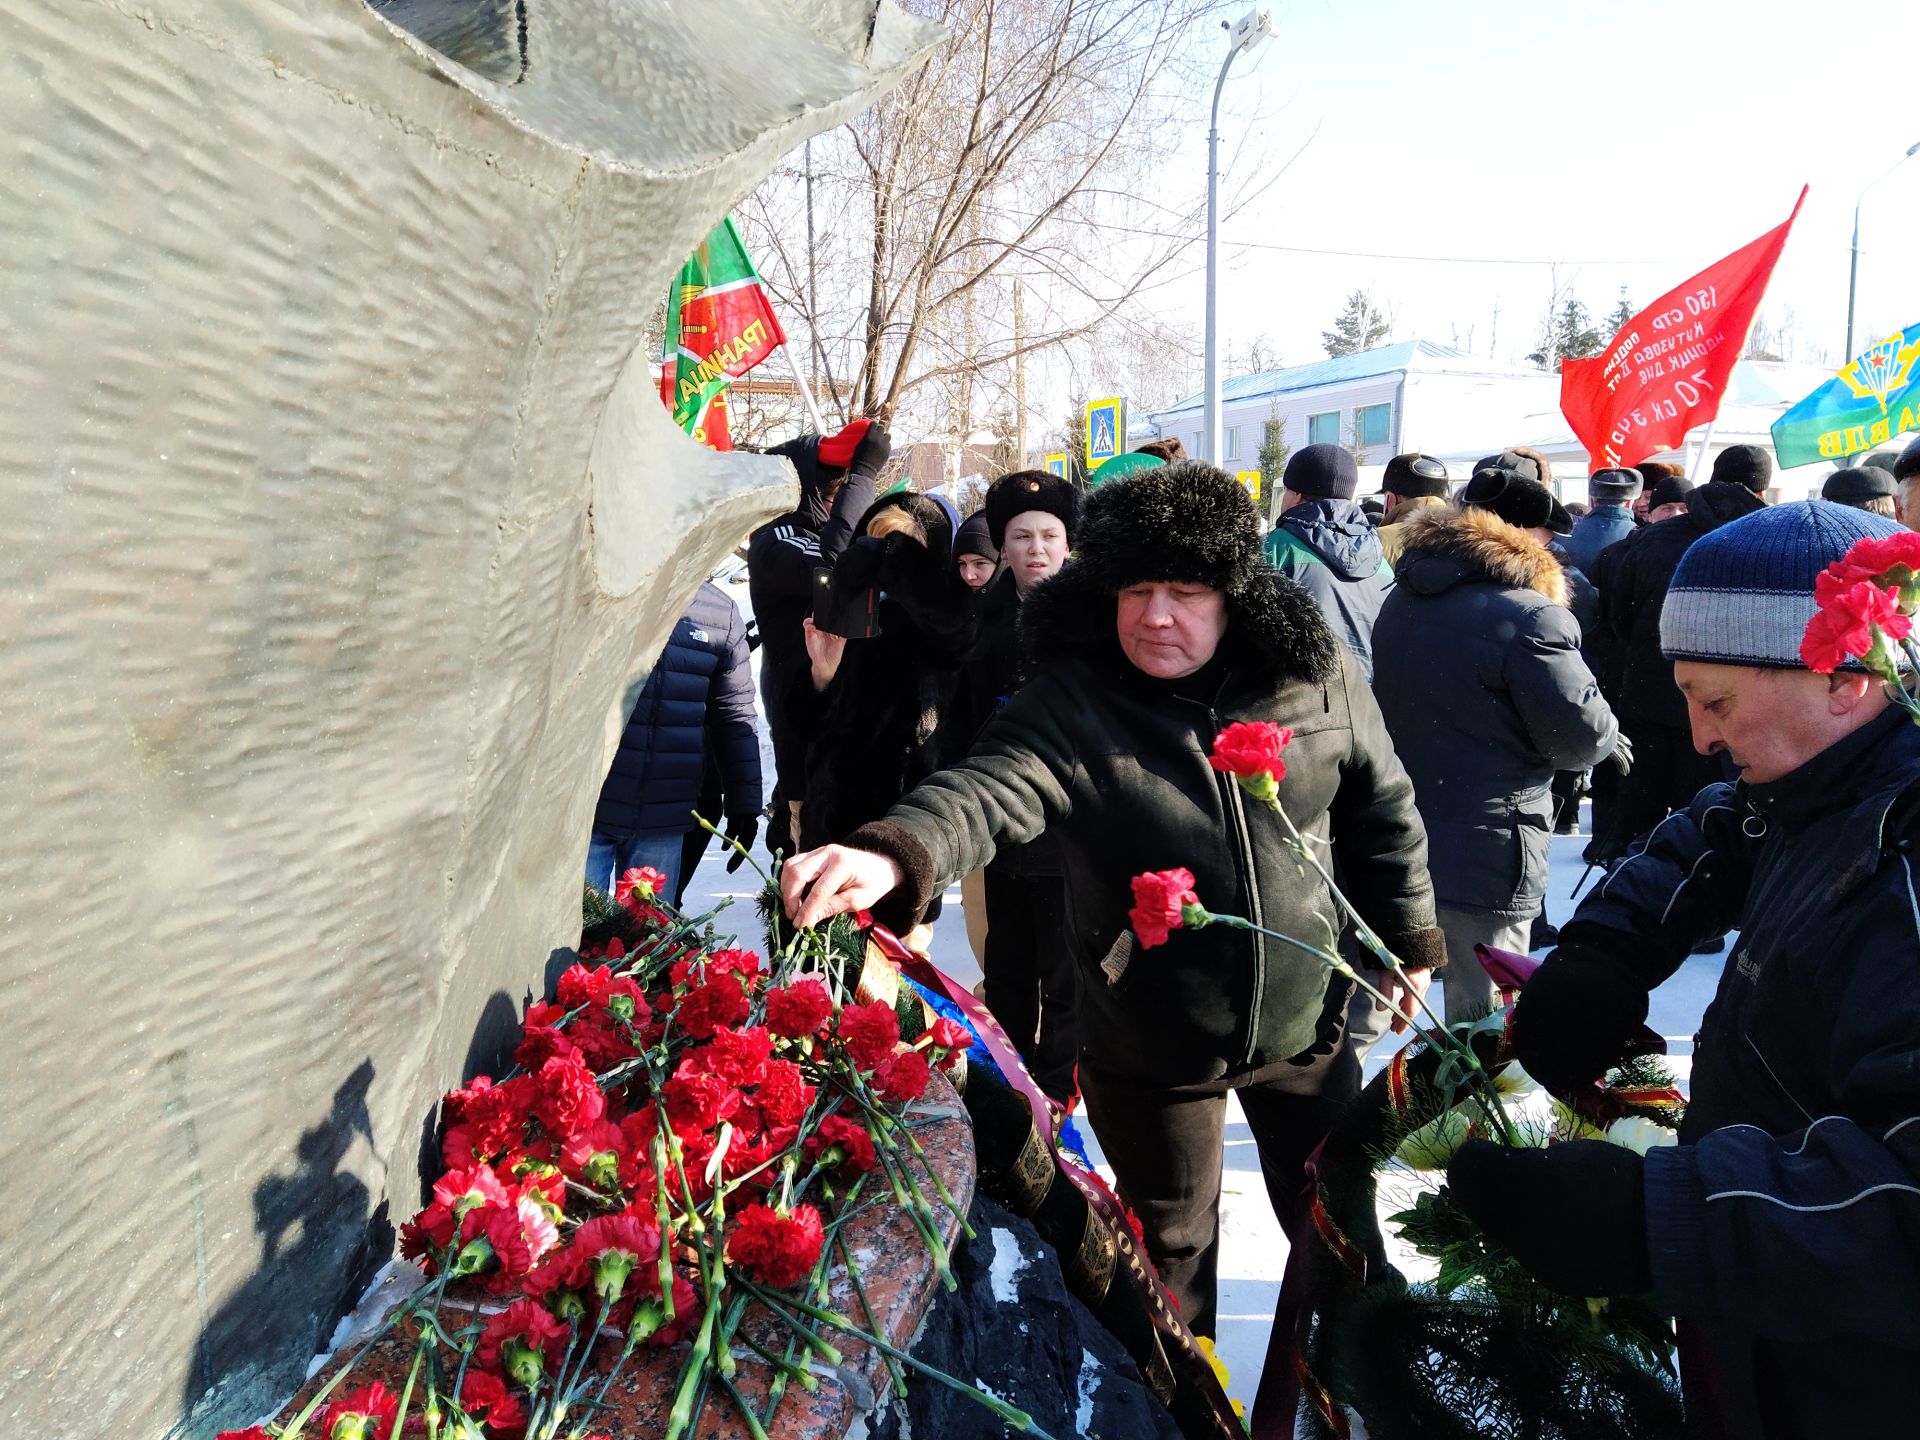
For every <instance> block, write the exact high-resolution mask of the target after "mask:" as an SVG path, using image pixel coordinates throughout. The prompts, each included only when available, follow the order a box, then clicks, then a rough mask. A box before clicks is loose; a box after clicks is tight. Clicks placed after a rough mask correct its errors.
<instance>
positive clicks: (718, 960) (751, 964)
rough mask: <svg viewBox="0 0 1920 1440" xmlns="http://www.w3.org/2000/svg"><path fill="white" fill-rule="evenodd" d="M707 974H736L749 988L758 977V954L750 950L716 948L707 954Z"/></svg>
mask: <svg viewBox="0 0 1920 1440" xmlns="http://www.w3.org/2000/svg"><path fill="white" fill-rule="evenodd" d="M707 973H708V974H709V975H713V974H720V973H727V974H733V975H738V976H739V977H740V978H741V980H742V981H744V982H745V983H746V984H747V986H748V987H749V988H751V987H752V985H753V983H754V981H756V980H758V979H759V978H760V956H759V955H758V954H757V953H755V952H754V951H752V950H716V951H714V952H713V953H712V954H711V955H709V956H707Z"/></svg>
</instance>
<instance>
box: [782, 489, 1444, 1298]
mask: <svg viewBox="0 0 1920 1440" xmlns="http://www.w3.org/2000/svg"><path fill="white" fill-rule="evenodd" d="M1022 628H1023V630H1024V632H1025V634H1026V636H1027V640H1028V643H1029V645H1030V646H1031V648H1032V652H1033V655H1034V659H1035V661H1036V664H1035V678H1034V679H1033V680H1031V681H1029V682H1028V684H1027V685H1026V686H1025V687H1024V688H1022V689H1021V691H1020V692H1019V693H1018V694H1017V695H1015V696H1014V697H1013V699H1012V700H1011V701H1010V702H1009V703H1008V704H1007V706H1006V708H1005V709H1003V710H1002V711H1001V712H1000V714H999V715H998V716H997V717H996V718H995V719H994V720H993V722H992V723H991V724H989V725H988V726H987V728H986V730H985V731H984V732H983V733H982V734H981V736H980V738H979V740H978V741H977V742H976V743H975V745H974V747H973V749H972V752H971V753H970V754H969V755H968V757H967V758H966V759H965V760H963V761H961V762H960V763H959V764H957V765H955V766H952V767H950V768H948V769H946V770H943V771H941V772H939V773H937V774H935V775H933V776H931V777H930V778H929V779H927V780H926V781H924V782H922V783H921V784H920V785H919V786H918V787H916V788H915V789H914V790H913V791H911V792H910V793H909V794H907V795H906V796H905V797H904V798H903V799H902V800H901V801H900V802H899V803H898V804H897V805H895V806H894V807H893V809H892V810H891V811H889V812H888V814H887V816H886V818H885V819H884V820H882V821H880V822H878V823H876V824H872V825H868V826H865V827H863V828H862V829H860V830H857V831H855V832H854V833H853V834H852V835H851V836H849V837H848V840H847V843H846V844H845V845H843V846H828V847H824V848H822V849H820V850H816V851H813V852H811V853H808V854H804V855H798V856H795V857H794V859H793V860H791V861H790V862H788V864H787V867H786V869H785V872H784V874H783V876H782V881H781V884H782V889H783V892H784V896H785V899H786V904H787V909H788V912H789V914H791V915H792V916H793V918H794V920H795V922H796V923H797V924H800V925H803V926H804V925H811V924H814V923H816V922H817V921H819V920H821V919H823V918H825V917H827V916H829V915H833V914H838V913H841V912H843V911H847V910H853V909H859V908H870V909H872V910H873V911H874V913H875V915H876V916H877V917H878V918H880V919H881V920H882V921H885V922H889V923H892V924H895V925H896V926H897V925H901V924H907V923H911V921H912V920H913V919H914V918H916V917H917V916H918V915H919V913H920V911H921V910H922V909H923V908H924V907H925V906H926V904H927V903H928V902H929V900H931V898H932V897H933V896H935V895H938V894H939V893H940V892H941V890H942V889H943V888H944V887H945V886H946V885H947V884H948V883H949V882H950V881H951V880H952V879H953V877H954V876H956V875H960V874H963V873H964V872H966V871H967V870H969V869H971V868H972V867H974V866H976V865H979V864H981V863H983V862H985V861H986V860H988V859H989V858H991V856H992V855H993V854H994V851H995V848H996V847H997V846H999V845H1002V844H1020V843H1025V842H1026V841H1029V840H1031V839H1032V838H1033V837H1034V836H1036V835H1038V834H1040V833H1042V832H1043V831H1045V832H1046V833H1047V834H1049V835H1052V836H1055V837H1057V839H1058V841H1059V843H1060V846H1061V850H1062V853H1063V860H1064V866H1065V869H1066V872H1067V887H1068V893H1069V895H1070V897H1071V907H1072V916H1071V925H1070V927H1069V928H1070V930H1071V932H1072V933H1073V935H1074V937H1075V945H1074V960H1075V964H1076V967H1077V972H1078V976H1079V988H1080V1001H1079V1004H1080V1069H1079V1076H1080V1084H1081V1089H1082V1093H1083V1094H1084V1095H1085V1097H1086V1102H1087V1110H1088V1115H1089V1118H1090V1119H1091V1120H1092V1122H1093V1126H1094V1130H1095V1132H1096V1133H1097V1134H1098V1135H1099V1137H1100V1142H1101V1145H1102V1147H1103V1149H1104V1150H1105V1152H1106V1155H1107V1158H1108V1160H1109V1161H1110V1162H1111V1163H1112V1164H1113V1167H1114V1170H1115V1172H1116V1174H1117V1176H1118V1178H1119V1182H1120V1189H1121V1192H1122V1195H1123V1196H1124V1198H1125V1199H1126V1200H1127V1202H1128V1203H1129V1204H1130V1205H1131V1206H1132V1207H1133V1208H1134V1210H1135V1211H1136V1213H1137V1214H1138V1215H1139V1217H1140V1220H1141V1222H1142V1225H1143V1227H1144V1229H1145V1231H1146V1238H1147V1249H1148V1253H1149V1254H1150V1255H1151V1256H1152V1258H1153V1260H1154V1262H1155V1264H1156V1265H1157V1266H1158V1267H1159V1270H1160V1273H1161V1277H1162V1279H1163V1280H1165V1282H1166V1283H1167V1285H1168V1287H1169V1288H1170V1289H1171V1290H1172V1292H1173V1294H1174V1295H1175V1297H1176V1298H1177V1299H1178V1300H1179V1301H1180V1304H1181V1310H1182V1314H1183V1316H1184V1318H1185V1319H1186V1320H1187V1322H1188V1324H1189V1325H1191V1326H1192V1327H1193V1329H1194V1330H1195V1331H1196V1332H1197V1333H1199V1334H1203V1335H1211V1334H1212V1333H1213V1332H1214V1282H1215V1275H1216V1272H1217V1247H1218V1235H1219V1196H1220V1174H1221V1159H1222V1145H1223V1126H1224V1117H1225V1113H1226V1097H1227V1094H1228V1092H1229V1091H1232V1092H1235V1093H1237V1094H1238V1096H1239V1098H1240V1104H1241V1108H1242V1110H1243V1112H1244V1113H1245V1115H1246V1117H1247V1122H1248V1125H1249V1127H1250V1128H1251V1130H1252V1131H1253V1135H1254V1138H1255V1140H1256V1142H1257V1143H1258V1145H1259V1148H1260V1158H1261V1167H1262V1170H1263V1172H1264V1175H1265V1179H1266V1183H1267V1188H1268V1193H1269V1196H1270V1198H1271V1200H1272V1202H1273V1206H1274V1209H1275V1212H1276V1214H1277V1215H1278V1216H1279V1218H1280V1220H1281V1222H1282V1224H1283V1225H1285V1226H1287V1227H1289V1228H1291V1227H1292V1225H1293V1223H1294V1220H1295V1217H1296V1214H1297V1200H1298V1197H1299V1195H1300V1192H1301V1189H1302V1185H1303V1180H1304V1170H1303V1167H1304V1163H1305V1160H1306V1157H1307V1156H1308V1154H1309V1153H1311V1151H1312V1150H1313V1148H1314V1146H1315V1145H1317V1144H1318V1143H1319V1141H1320V1139H1321V1137H1322V1136H1323V1135H1324V1134H1325V1133H1326V1131H1327V1129H1328V1128H1329V1126H1330V1125H1331V1123H1332V1121H1333V1120H1334V1118H1335V1117H1336V1116H1337V1115H1338V1113H1339V1111H1340V1109H1341V1107H1342V1105H1343V1104H1344V1103H1345V1102H1346V1100H1347V1099H1349V1098H1350V1097H1351V1096H1352V1095H1353V1094H1355V1093H1356V1091H1357V1089H1358V1083H1359V1066H1358V1064H1357V1062H1355V1060H1354V1058H1353V1056H1352V1053H1351V1051H1350V1049H1349V1048H1348V1047H1347V1045H1346V1037H1345V1033H1344V1022H1345V1012H1346V1001H1347V997H1348V993H1349V990H1350V985H1349V983H1348V982H1347V981H1345V980H1342V979H1339V978H1338V977H1334V976H1331V975H1330V974H1329V973H1328V972H1327V971H1326V970H1324V969H1323V968H1322V967H1321V965H1320V963H1319V962H1318V961H1317V960H1315V959H1314V958H1313V957H1312V956H1309V955H1307V954H1304V953H1302V952H1301V951H1300V950H1298V949H1296V948H1294V947H1292V946H1289V945H1286V944H1284V943H1282V942H1280V941H1277V940H1271V939H1268V938H1266V937H1263V936H1260V935H1256V934H1250V933H1248V932H1246V931H1241V930H1233V929H1228V928H1227V927H1225V926H1217V925H1216V926H1210V927H1208V928H1206V929H1203V930H1186V929H1176V930H1174V931H1173V932H1172V933H1171V935H1169V936H1168V937H1167V939H1166V941H1165V943H1164V944H1155V945H1153V946H1152V947H1151V948H1149V946H1148V945H1147V944H1146V943H1143V941H1142V940H1141V938H1140V936H1138V935H1137V934H1136V933H1134V931H1133V930H1132V929H1131V928H1130V925H1129V917H1128V910H1129V907H1130V905H1131V904H1132V894H1131V890H1130V881H1131V879H1132V878H1133V877H1134V876H1136V875H1140V874H1143V873H1145V872H1150V871H1163V870H1169V869H1174V868H1176V867H1177V868H1184V869H1186V870H1189V871H1191V872H1192V873H1193V875H1194V877H1195V879H1194V888H1195V891H1196V893H1197V894H1198V895H1199V897H1200V899H1201V900H1202V902H1203V903H1205V904H1206V905H1207V906H1208V907H1210V908H1212V909H1214V910H1216V911H1218V912H1220V913H1223V914H1238V915H1242V916H1245V917H1246V918H1248V919H1251V920H1254V921H1256V922H1257V923H1260V924H1262V925H1265V926H1267V927H1268V928H1270V929H1274V930H1277V931H1280V932H1283V933H1285V934H1288V935H1292V936H1296V937H1298V938H1300V939H1302V940H1305V941H1308V942H1310V943H1313V944H1324V943H1325V941H1326V938H1327V936H1328V935H1329V934H1333V933H1336V932H1337V931H1338V929H1339V915H1338V912H1337V911H1336V908H1335V903H1334V900H1333V897H1332V895H1331V894H1330V892H1329V891H1328V890H1327V888H1326V886H1325V885H1324V884H1323V883H1321V882H1320V881H1319V880H1318V879H1317V878H1315V877H1314V875H1313V874H1312V872H1311V871H1309V870H1307V869H1305V868H1303V867H1302V866H1300V865H1299V864H1298V863H1296V861H1295V860H1294V858H1293V856H1292V855H1291V854H1290V853H1289V852H1288V850H1287V848H1286V845H1285V838H1284V837H1285V828H1284V825H1283V823H1282V821H1281V819H1280V817H1279V816H1277V815H1275V814H1274V813H1273V812H1272V811H1270V810H1268V809H1267V808H1266V807H1264V806H1261V805H1258V804H1253V803H1249V802H1248V801H1247V799H1246V797H1245V795H1244V793H1243V792H1242V791H1241V790H1240V788H1239V787H1238V786H1237V785H1236V784H1235V783H1234V781H1233V779H1232V777H1230V776H1228V775H1225V774H1222V773H1220V772H1218V771H1216V770H1214V769H1213V768H1212V767H1211V766H1209V764H1208V763H1207V755H1208V751H1209V750H1210V748H1211V746H1212V744H1213V739H1214V737H1215V735H1216V734H1218V732H1219V731H1220V730H1222V729H1224V728H1225V727H1226V726H1227V725H1230V724H1232V723H1234V722H1235V721H1243V720H1250V721H1267V722H1271V723H1275V724H1278V725H1282V726H1286V727H1288V728H1290V729H1291V730H1292V731H1293V739H1292V741H1291V743H1290V744H1289V745H1288V747H1287V749H1286V752H1285V759H1286V774H1285V776H1284V778H1283V779H1282V780H1281V782H1280V803H1281V804H1282V806H1283V807H1284V808H1285V810H1286V813H1287V815H1288V816H1289V817H1290V818H1291V819H1292V821H1293V822H1294V824H1295V825H1297V826H1298V827H1299V829H1300V831H1301V832H1302V833H1303V834H1305V835H1307V836H1309V837H1311V839H1310V843H1314V844H1318V845H1322V846H1326V847H1328V848H1329V849H1330V852H1331V855H1332V857H1333V859H1334V861H1335V862H1336V863H1337V865H1338V866H1339V868H1340V872H1341V876H1342V882H1343V885H1344V887H1345V889H1346V893H1347V894H1348V896H1349V897H1350V898H1351V899H1352V900H1353V901H1354V903H1355V904H1356V905H1357V906H1358V908H1359V909H1360V911H1361V913H1362V914H1363V915H1365V916H1366V917H1367V919H1368V922H1369V923H1370V924H1371V925H1372V926H1373V927H1374V928H1375V929H1376V930H1377V931H1378V932H1379V933H1380V934H1381V935H1382V936H1383V937H1385V939H1386V940H1387V942H1388V944H1389V945H1390V946H1392V947H1393V948H1394V950H1395V951H1396V953H1397V954H1399V955H1400V956H1401V958H1402V959H1403V960H1405V961H1406V962H1407V964H1408V965H1409V966H1411V967H1415V972H1416V973H1415V975H1414V979H1415V981H1416V983H1417V984H1419V985H1421V986H1422V988H1424V984H1425V980H1426V977H1427V974H1428V973H1430V968H1431V967H1433V966H1435V965H1438V964H1440V963H1441V962H1442V961H1443V960H1444V958H1445V955H1444V945H1443V943H1442V941H1441V938H1440V934H1439V931H1438V930H1437V929H1436V928H1435V926H1434V910H1433V894H1432V889H1431V887H1430V886H1429V884H1428V881H1427V870H1426V863H1427V847H1426V836H1425V833H1424V832H1423V830H1422V829H1421V826H1420V819H1419V816H1418V814H1417V813H1416V812H1415V810H1414V808H1413V790H1412V786H1411V784H1410V783H1409V782H1408V780H1407V777H1406V773H1405V772H1404V771H1403V770H1402V769H1401V768H1400V762H1399V761H1398V760H1397V759H1396V758H1395V756H1394V753H1393V747H1392V744H1391V743H1390V742H1389V740H1388V738H1387V734H1386V728H1385V726H1384V725H1383V723H1382V722H1381V719H1380V712H1379V710H1378V708H1377V707H1376V706H1375V705H1374V702H1373V697H1372V694H1371V693H1370V692H1369V691H1368V689H1367V685H1366V681H1365V678H1364V676H1363V675H1362V673H1361V671H1360V668H1359V666H1358V664H1357V663H1356V662H1355V661H1354V660H1353V659H1352V657H1351V656H1350V655H1349V654H1348V653H1347V651H1346V648H1345V647H1344V646H1343V645H1341V644H1340V642H1339V641H1337V640H1336V639H1335V638H1334V636H1333V634H1332V632H1331V631H1330V629H1329V628H1328V626H1327V623H1326V621H1325V619H1324V618H1323V617H1322V616H1321V614H1320V612H1319V610H1318V609H1317V608H1316V607H1315V605H1314V604H1313V602H1312V601H1311V600H1310V599H1309V598H1308V597H1307V596H1306V595H1305V594H1304V593H1303V592H1302V591H1301V590H1300V588H1299V587H1298V586H1295V585H1293V584H1291V583H1289V582H1288V581H1286V580H1283V579H1281V578H1280V577H1278V576H1276V575H1275V574H1273V573H1272V572H1271V571H1270V570H1269V569H1267V567H1266V566H1265V565H1264V564H1262V563H1261V557H1260V534H1259V525H1258V522H1257V520H1256V519H1255V516H1254V512H1253V506H1252V502H1251V501H1250V500H1249V499H1248V498H1247V495H1246V492H1245V491H1244V490H1243V489H1241V487H1240V486H1239V485H1238V484H1237V483H1236V482H1235V481H1234V480H1233V478H1232V477H1231V476H1229V475H1227V474H1225V473H1224V472H1222V471H1219V470H1215V469H1214V468H1212V467H1211V466H1207V465H1202V464H1197V463H1192V462H1188V463H1183V464H1177V465H1169V466H1166V467H1164V468H1162V469H1157V470H1151V471H1147V472H1144V473H1141V474H1139V475H1134V476H1129V477H1127V478H1125V479H1123V480H1120V481H1118V482H1116V483H1114V484H1112V485H1109V486H1106V487H1103V488H1102V489H1100V490H1099V491H1097V492H1096V493H1095V494H1094V496H1093V497H1092V498H1091V499H1090V500H1089V501H1088V503H1087V507H1086V511H1085V515H1084V519H1083V522H1082V525H1081V529H1080V534H1079V537H1078V549H1077V550H1076V552H1075V555H1074V557H1073V558H1072V559H1071V560H1069V561H1068V562H1067V565H1066V567H1065V568H1064V569H1063V570H1062V571H1061V572H1060V574H1059V575H1058V576H1056V577H1055V578H1054V579H1052V580H1049V581H1046V582H1045V583H1043V584H1042V585H1040V586H1038V587H1037V588H1036V589H1035V590H1034V592H1033V594H1032V595H1031V597H1030V598H1029V599H1028V600H1027V601H1026V604H1025V607H1024V609H1023V612H1022ZM1397 998H1398V999H1399V1000H1400V1001H1401V1003H1402V1004H1403V1005H1404V1006H1410V1005H1411V1004H1412V997H1411V996H1401V997H1397Z"/></svg>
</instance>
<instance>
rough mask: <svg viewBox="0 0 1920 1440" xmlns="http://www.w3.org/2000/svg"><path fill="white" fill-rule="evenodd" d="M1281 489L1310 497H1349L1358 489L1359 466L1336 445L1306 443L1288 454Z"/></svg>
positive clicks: (1341, 498)
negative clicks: (1307, 444) (1306, 444)
mask: <svg viewBox="0 0 1920 1440" xmlns="http://www.w3.org/2000/svg"><path fill="white" fill-rule="evenodd" d="M1280 488H1281V489H1283V490H1291V491H1293V493H1294V494H1296V495H1305V496H1306V497H1307V498H1308V499H1310V500H1351V499H1352V498H1353V492H1354V491H1355V490H1357V489H1359V488H1360V468H1359V466H1357V465H1355V464H1354V463H1353V456H1352V455H1351V454H1349V453H1348V452H1347V451H1345V450H1342V449H1341V448H1340V447H1339V446H1338V445H1309V446H1307V448H1306V449H1304V450H1296V451H1294V452H1293V454H1291V455H1289V456H1288V457H1287V468H1286V469H1285V470H1283V471H1281V472H1280Z"/></svg>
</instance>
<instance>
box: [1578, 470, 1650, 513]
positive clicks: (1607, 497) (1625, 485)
mask: <svg viewBox="0 0 1920 1440" xmlns="http://www.w3.org/2000/svg"><path fill="white" fill-rule="evenodd" d="M1645 483H1646V481H1645V480H1644V479H1643V478H1642V476H1641V474H1640V472H1639V471H1638V470H1596V471H1594V472H1593V473H1592V474H1591V475H1589V476H1588V477H1587V498H1588V499H1589V500H1591V501H1593V503H1594V504H1596V505H1625V504H1627V503H1628V502H1630V501H1633V500H1638V499H1639V498H1640V490H1641V487H1642V486H1643V485H1644V484H1645Z"/></svg>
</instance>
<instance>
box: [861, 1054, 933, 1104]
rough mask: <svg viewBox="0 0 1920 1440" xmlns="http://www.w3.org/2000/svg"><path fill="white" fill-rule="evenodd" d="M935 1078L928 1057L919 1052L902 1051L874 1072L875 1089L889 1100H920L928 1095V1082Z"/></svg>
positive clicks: (882, 1063)
mask: <svg viewBox="0 0 1920 1440" xmlns="http://www.w3.org/2000/svg"><path fill="white" fill-rule="evenodd" d="M932 1077H933V1067H932V1066H930V1065H928V1064H927V1057H926V1055H925V1054H924V1053H923V1052H921V1051H919V1050H902V1051H901V1052H900V1053H899V1054H898V1055H895V1056H893V1057H892V1058H891V1059H888V1060H883V1061H881V1062H880V1066H879V1068H878V1069H876V1070H875V1071H874V1072H873V1083H874V1087H875V1088H876V1089H878V1090H879V1092H880V1094H881V1096H882V1097H883V1098H884V1099H887V1100H896V1101H906V1100H918V1099H919V1098H920V1097H921V1096H922V1095H924V1094H926V1093H927V1082H928V1081H929V1080H930V1079H932Z"/></svg>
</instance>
